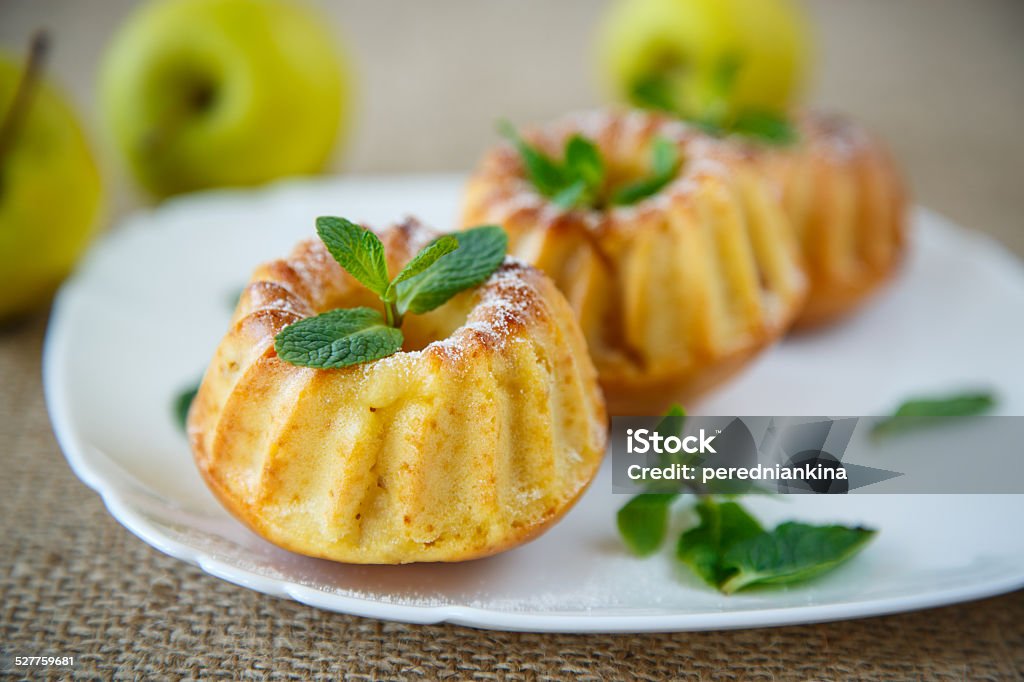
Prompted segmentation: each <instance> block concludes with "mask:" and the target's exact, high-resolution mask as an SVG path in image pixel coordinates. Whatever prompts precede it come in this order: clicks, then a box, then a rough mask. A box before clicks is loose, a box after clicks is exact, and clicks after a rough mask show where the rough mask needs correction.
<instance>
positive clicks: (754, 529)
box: [676, 498, 764, 588]
mask: <svg viewBox="0 0 1024 682" xmlns="http://www.w3.org/2000/svg"><path fill="white" fill-rule="evenodd" d="M697 514H698V516H700V524H699V525H698V526H696V527H695V528H691V529H690V530H688V531H686V532H685V533H683V534H682V535H681V536H680V538H679V544H678V545H677V546H676V558H678V559H679V560H680V561H681V562H683V563H684V564H686V565H687V566H689V567H690V570H692V571H693V572H694V573H696V574H697V575H698V576H699V577H700V578H701V579H702V580H704V582H706V583H708V584H709V585H711V586H712V587H716V588H717V587H720V586H721V584H722V582H723V581H724V580H725V579H726V578H727V577H728V575H729V569H728V568H727V567H726V566H725V565H724V562H723V555H724V554H725V553H726V552H727V551H729V550H730V548H732V547H733V546H734V545H736V544H738V543H740V542H744V541H746V540H749V539H751V538H754V537H757V536H759V535H761V534H763V533H764V529H762V528H761V524H760V523H758V521H757V519H755V518H754V517H753V516H751V515H750V514H749V513H748V512H747V511H746V510H745V509H744V508H743V507H741V506H740V505H739V504H737V503H736V502H722V503H719V502H716V501H714V500H713V499H711V498H706V499H703V500H701V501H700V502H699V503H698V504H697Z"/></svg>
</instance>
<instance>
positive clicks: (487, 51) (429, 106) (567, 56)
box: [0, 0, 1024, 253]
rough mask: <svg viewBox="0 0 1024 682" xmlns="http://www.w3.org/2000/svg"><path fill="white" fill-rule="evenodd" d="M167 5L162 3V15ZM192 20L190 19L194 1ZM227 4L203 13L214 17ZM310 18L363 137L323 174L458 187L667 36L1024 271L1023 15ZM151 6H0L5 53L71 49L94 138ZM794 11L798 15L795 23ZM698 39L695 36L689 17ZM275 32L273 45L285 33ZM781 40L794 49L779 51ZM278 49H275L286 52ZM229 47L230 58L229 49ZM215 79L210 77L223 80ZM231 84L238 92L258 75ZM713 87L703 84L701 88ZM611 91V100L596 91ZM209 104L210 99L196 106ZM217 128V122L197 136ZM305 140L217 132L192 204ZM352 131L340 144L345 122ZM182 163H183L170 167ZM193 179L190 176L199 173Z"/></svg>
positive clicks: (673, 10)
mask: <svg viewBox="0 0 1024 682" xmlns="http://www.w3.org/2000/svg"><path fill="white" fill-rule="evenodd" d="M166 1H167V0H158V4H157V5H156V6H157V7H159V6H160V5H161V4H163V3H164V2H166ZM180 1H181V2H182V3H183V6H187V5H189V4H191V3H192V2H194V0H180ZM218 1H219V0H210V3H209V4H210V6H211V8H212V7H213V6H215V5H216V4H217V3H218ZM280 2H282V3H284V2H285V0H280ZM740 2H742V3H749V7H748V8H747V9H746V10H744V11H743V12H741V13H742V14H743V15H744V16H749V17H750V18H751V21H749V22H746V23H745V24H744V25H743V26H735V25H733V24H730V22H733V23H734V22H735V21H737V20H738V19H737V17H736V16H735V14H736V12H735V11H734V12H733V15H734V16H732V17H728V16H726V17H723V15H722V13H721V11H720V10H717V9H716V8H718V7H740V5H738V4H737V3H740ZM307 3H308V5H309V6H308V7H307V5H305V4H303V5H298V6H297V7H298V9H296V10H295V12H299V13H301V14H304V15H309V16H312V17H314V18H313V19H312V22H313V24H314V26H313V30H315V31H316V32H317V33H318V34H328V35H329V38H328V41H329V43H330V45H331V48H330V49H331V52H332V53H335V54H337V56H338V57H339V59H340V62H339V63H340V67H339V69H340V72H341V81H342V84H341V89H342V90H343V93H342V97H341V112H340V114H339V117H340V118H342V119H351V125H350V126H349V127H350V128H351V131H350V132H351V133H354V134H351V135H348V136H347V137H348V143H347V144H336V145H334V146H333V148H331V147H330V145H329V144H327V145H325V146H324V149H325V151H324V152H323V153H324V154H325V155H329V158H328V160H327V161H326V165H325V170H327V171H330V172H344V173H352V174H366V173H408V172H438V171H447V172H452V171H455V172H465V171H466V170H468V169H469V168H471V167H472V165H473V164H474V163H476V161H477V159H478V158H479V155H480V153H481V150H482V149H484V148H485V147H486V146H487V145H489V144H492V143H494V142H495V140H496V135H495V130H494V123H495V121H496V120H497V119H499V118H508V119H509V120H511V121H513V122H515V123H527V122H534V121H545V120H549V119H551V118H553V117H555V116H558V115H560V114H562V113H564V112H566V111H572V110H575V109H581V108H586V107H592V106H596V105H601V104H603V103H605V102H607V100H608V99H609V96H610V95H613V96H614V98H615V99H617V100H620V101H621V100H622V98H623V97H625V96H626V95H628V85H629V81H630V80H631V79H630V78H628V76H629V74H630V73H631V71H630V69H628V68H626V67H630V68H633V67H634V65H636V64H640V65H641V66H643V61H644V59H643V57H644V55H648V56H649V55H650V52H649V50H650V47H649V45H650V44H651V42H650V38H649V35H650V33H649V31H648V28H646V27H653V29H655V31H654V33H655V34H656V35H660V36H663V37H664V38H665V39H666V40H668V41H669V42H670V43H672V44H678V47H679V49H680V51H681V52H686V53H687V54H688V51H689V50H697V51H698V52H700V54H712V55H713V54H715V53H716V52H718V53H720V52H723V51H725V52H728V51H729V50H728V49H726V48H727V46H729V45H736V44H738V43H737V41H739V43H742V44H751V45H753V46H754V47H753V53H754V54H756V55H758V56H756V57H747V58H746V59H748V60H750V61H752V63H756V64H760V65H762V66H760V67H758V68H765V69H767V71H769V72H770V73H767V75H765V76H764V82H766V83H769V84H770V85H768V86H766V87H764V89H761V87H760V86H756V82H757V81H759V80H762V79H761V78H754V77H752V76H751V77H750V79H751V81H752V84H751V85H749V86H748V85H742V87H740V85H741V84H737V89H736V91H735V93H734V96H735V97H736V98H737V101H741V102H742V103H744V105H745V106H750V103H759V104H764V105H766V106H767V105H771V104H774V103H781V102H784V101H790V100H791V99H792V98H793V97H795V96H799V97H800V98H801V99H803V100H806V101H807V102H808V103H809V104H810V105H811V106H814V107H820V108H825V109H835V110H838V111H842V112H845V113H847V114H848V115H850V116H851V117H852V118H854V119H856V120H858V121H861V122H863V123H864V124H865V125H866V126H868V127H869V128H871V129H873V130H875V131H877V132H878V133H879V134H880V135H881V136H882V137H883V138H884V139H886V140H887V141H888V142H889V143H890V144H891V145H892V147H893V150H894V155H895V156H896V157H897V158H899V159H900V161H901V162H902V164H903V166H904V167H905V168H906V170H907V173H908V175H909V176H910V178H911V180H912V182H913V190H914V195H915V196H916V197H917V199H918V200H919V201H920V203H922V204H925V205H927V206H929V207H932V208H935V209H937V210H939V211H941V212H943V213H945V214H947V215H949V216H950V217H952V218H953V219H954V220H956V221H957V222H959V223H961V224H963V225H966V226H968V227H976V228H978V229H983V230H986V231H989V232H992V233H994V234H996V235H997V236H999V237H1000V238H1002V239H1003V240H1004V241H1006V242H1007V243H1009V244H1011V245H1012V246H1015V248H1017V249H1018V250H1020V251H1021V252H1022V253H1024V230H1022V229H1021V225H1020V219H1019V216H1020V213H1021V204H1020V201H1021V199H1020V192H1019V184H1020V182H1019V177H1020V175H1021V172H1022V171H1021V163H1022V161H1021V159H1024V136H1022V135H1020V122H1019V117H1020V116H1019V112H1020V111H1021V109H1022V107H1024V79H1021V78H1020V73H1021V72H1022V71H1024V50H1021V49H1020V30H1019V27H1020V26H1021V25H1024V23H1022V22H1024V3H1021V2H1019V0H978V2H974V3H964V2H962V1H961V0H901V1H900V2H898V3H896V2H889V1H887V0H863V1H862V2H842V1H840V0H784V1H783V2H780V0H717V1H714V2H712V1H711V0H558V2H551V1H550V0H517V1H516V2H479V1H478V0H434V1H433V2H429V3H415V2H409V1H408V0H374V1H373V2H366V0H307ZM200 4H201V5H202V4H206V3H200ZM292 5H293V3H288V6H289V7H291V6H292ZM743 6H744V7H747V5H743ZM151 7H153V5H152V4H140V2H139V0H104V1H103V2H102V3H100V2H94V3H86V2H81V0H32V1H31V2H13V1H7V2H3V1H0V45H2V46H3V47H5V48H7V49H8V50H10V51H14V52H17V51H20V50H22V49H23V48H24V45H25V44H26V41H27V40H28V36H30V35H31V34H32V32H33V31H34V30H35V29H37V28H39V27H41V26H46V27H48V28H50V29H51V33H52V35H53V36H54V37H55V39H56V45H57V48H58V49H57V50H55V51H54V53H53V55H52V56H53V59H52V61H51V67H52V68H51V72H52V73H53V74H54V75H55V76H56V77H57V78H58V80H59V82H60V83H61V85H62V86H63V87H64V88H66V91H67V94H68V96H69V98H70V99H71V101H73V102H75V103H77V109H78V111H79V112H80V114H81V115H82V119H83V120H82V123H83V126H84V127H85V129H86V131H87V132H88V131H94V130H100V129H103V128H108V127H109V126H108V125H107V124H108V123H109V122H110V121H109V120H108V118H109V117H108V115H107V114H106V113H104V112H105V111H106V107H103V111H100V109H99V108H98V107H97V106H96V104H97V100H98V99H100V97H99V93H98V91H97V86H98V80H99V79H98V78H97V73H98V71H99V69H100V66H101V64H102V63H103V62H104V58H107V59H109V58H110V57H109V54H110V52H111V50H113V49H114V48H113V47H112V46H113V45H114V44H115V43H117V42H120V41H121V40H123V35H124V32H125V31H131V30H133V29H132V28H131V27H130V24H132V23H136V22H138V21H142V19H140V17H144V16H145V13H146V12H148V11H150V8H151ZM687 7H689V8H690V9H689V10H688V11H689V12H690V14H691V15H692V16H694V17H700V22H703V24H702V25H703V26H705V29H703V31H702V32H701V33H699V34H697V33H694V32H693V31H680V29H679V21H678V17H680V16H682V15H683V13H684V12H685V11H687V10H686V8H687ZM183 8H184V7H183ZM792 8H796V10H797V12H798V14H797V15H796V17H797V18H796V19H795V20H794V19H793V15H792V13H791V12H790V10H791V9H792ZM200 9H202V7H200ZM166 11H170V10H166ZM623 13H624V14H623ZM616 15H618V16H621V17H626V18H628V21H627V19H622V20H621V22H622V23H621V25H618V26H616V25H615V24H614V22H613V21H612V19H611V18H612V17H614V16H616ZM800 15H804V16H806V17H807V19H808V21H807V23H808V24H810V25H811V26H813V29H814V30H813V33H814V38H815V40H814V45H815V49H814V50H813V52H812V53H811V55H812V57H813V58H812V59H808V53H807V52H806V51H804V50H806V49H807V47H808V46H807V45H806V38H807V37H806V35H805V34H804V31H805V30H806V29H805V28H804V26H803V23H802V22H801V21H800V19H799V16H800ZM629 17H633V18H629ZM652 17H653V19H652ZM673 17H675V19H673ZM692 21H693V22H694V23H695V25H696V24H697V23H699V22H698V20H697V19H696V18H695V19H693V20H692ZM609 22H612V23H609ZM187 23H188V26H187V27H184V25H182V26H179V28H178V29H177V31H176V34H175V32H174V31H169V32H170V33H172V34H175V35H176V36H177V37H176V38H175V35H172V36H171V38H167V37H163V36H160V35H159V34H160V33H162V32H165V31H164V30H163V27H154V29H156V30H155V32H154V36H153V38H152V40H153V42H162V41H166V40H171V39H172V38H173V39H174V40H178V41H180V43H182V44H184V43H187V42H189V41H190V40H191V37H192V36H195V37H196V41H197V42H204V39H203V38H202V37H201V36H203V35H204V33H208V31H205V30H199V29H196V28H194V27H193V26H192V24H191V22H187ZM232 23H233V25H235V29H234V32H232V33H231V35H235V33H237V32H238V31H243V30H244V27H243V26H242V24H244V23H246V22H232ZM271 23H272V24H273V27H274V30H273V33H275V34H276V25H277V23H279V22H277V21H274V22H271ZM280 23H281V25H282V26H287V25H289V23H288V22H284V21H282V22H280ZM661 24H664V25H661ZM204 25H205V23H204ZM126 26H128V28H125V27H126ZM787 26H788V27H789V28H786V27H787ZM673 27H674V28H673ZM780 27H781V28H780ZM212 30H213V28H210V31H212ZM780 32H781V34H782V35H787V34H788V35H790V36H791V38H790V39H786V38H783V39H781V40H780V39H779V38H778V35H775V37H774V38H772V35H773V34H777V33H780ZM801 36H803V37H801ZM769 39H771V40H773V41H774V43H775V44H777V45H789V47H786V48H784V50H783V52H784V54H779V53H773V52H771V51H765V49H764V44H765V43H764V41H766V40H769ZM787 41H789V42H787ZM143 42H146V41H143ZM205 42H207V43H208V42H209V41H205ZM278 42H279V41H278V39H277V38H275V39H274V44H275V45H276V44H277V43H278ZM309 42H310V43H311V44H313V43H316V42H318V41H317V39H313V40H311V41H309ZM218 44H220V45H222V46H224V47H227V46H228V45H229V44H230V41H227V40H226V41H225V42H224V43H218ZM645 46H647V47H645ZM149 49H150V48H149V46H147V45H142V46H140V51H139V52H138V54H135V55H130V57H129V58H128V61H129V62H131V61H133V60H138V61H146V60H148V52H149ZM275 49H276V48H275ZM339 53H340V54H339ZM239 54H244V50H243V51H242V52H240V53H239ZM345 54H350V55H352V56H353V57H354V58H356V59H355V63H356V64H357V65H358V84H359V85H360V87H359V91H358V98H353V97H352V95H351V94H350V93H348V94H347V93H346V92H344V91H345V90H346V87H347V83H348V79H347V77H346V75H345V74H346V73H347V72H348V69H347V66H346V60H345ZM595 55H597V56H598V57H599V58H595ZM787 55H788V56H787ZM144 57H146V59H143V58H144ZM801 60H803V61H801ZM654 61H655V62H658V60H654ZM665 61H666V62H667V63H669V64H671V63H672V62H673V61H674V58H666V60H665ZM714 61H716V60H714V59H712V60H711V62H712V63H713V62H714ZM218 63H219V62H216V61H215V60H214V61H211V62H210V65H211V67H213V66H215V65H216V64H218ZM702 64H704V62H702ZM770 64H776V66H774V67H772V66H768V65H770ZM130 65H131V64H130V63H129V64H126V65H123V66H124V68H128V67H129V66H130ZM779 65H781V66H779ZM751 68H753V67H751ZM140 70H141V69H140ZM669 71H670V72H671V71H672V70H671V69H669ZM700 72H702V73H704V74H708V73H711V71H708V70H707V67H706V66H701V69H700ZM233 73H241V74H243V75H244V73H246V70H245V69H244V68H241V69H235V70H233ZM695 73H696V72H695ZM616 74H619V75H616ZM979 74H983V75H984V77H979ZM226 75H227V74H226V73H225V76H226ZM677 75H679V76H680V79H681V80H685V78H686V77H685V74H677ZM703 78H704V79H705V82H706V79H707V78H708V76H707V75H705V76H704V77H703ZM744 78H747V76H744ZM243 80H244V77H243ZM699 80H701V79H699V78H698V79H697V81H699ZM147 82H148V80H147V79H145V78H141V85H140V88H141V89H142V90H146V89H147V88H149V87H153V88H157V89H160V87H161V86H160V84H159V83H157V80H154V81H153V84H151V85H147V84H146V83H147ZM232 82H233V83H238V82H242V81H237V80H234V81H232ZM695 82H696V81H695ZM601 84H605V85H606V86H607V87H606V88H604V89H602V88H601V87H598V86H599V85H601ZM163 87H167V86H166V85H164V86H163ZM697 89H698V90H699V88H697ZM280 92H282V93H285V92H288V93H290V90H289V91H284V90H282V91H280ZM201 94H202V93H201ZM206 97H207V95H202V96H201V97H199V101H200V102H204V101H206V99H205V98H206ZM682 97H683V99H686V96H685V95H682ZM282 98H283V96H282ZM181 101H182V100H178V102H179V103H180V102H181ZM193 102H195V100H193ZM222 102H223V100H222ZM207 105H209V102H208V101H207ZM131 106H137V107H139V108H143V107H144V106H149V105H144V104H142V103H136V104H134V105H131ZM129 108H130V107H129ZM196 118H197V121H198V119H200V118H202V117H196ZM140 120H141V119H140ZM218 120H219V119H218ZM253 120H255V119H253ZM131 125H132V126H135V125H139V124H138V122H135V123H132V124H131ZM208 125H212V122H211V121H205V123H203V124H199V125H198V127H199V128H205V127H207V126H208ZM259 127H260V126H255V125H254V126H252V127H251V129H252V130H256V129H257V128H259ZM302 127H303V124H301V123H300V119H297V118H296V119H294V120H289V121H286V122H285V123H284V124H280V125H277V126H275V127H274V128H273V129H271V130H270V131H269V132H266V131H264V132H262V133H261V134H259V135H252V136H251V137H250V138H249V141H250V143H251V145H252V149H251V150H250V151H248V152H246V153H240V154H238V155H237V156H236V158H235V159H227V158H226V157H227V156H228V155H227V154H223V153H220V151H219V145H216V144H214V142H213V140H214V136H213V134H212V130H207V131H206V132H209V133H211V134H210V135H209V139H210V140H211V142H210V143H209V145H196V146H206V147H208V150H209V152H210V153H209V154H208V155H204V157H203V158H209V159H211V160H209V162H208V164H204V166H203V167H200V168H199V170H198V171H195V172H197V173H199V174H200V175H198V176H196V177H195V178H193V179H191V180H189V183H190V185H189V186H199V185H200V184H205V183H207V182H217V183H220V182H222V181H226V180H223V178H224V177H225V174H226V173H228V172H239V167H243V166H248V165H250V164H251V166H252V167H253V168H255V167H257V166H258V165H259V164H261V163H263V162H266V163H268V164H269V162H270V159H271V157H276V155H278V154H280V153H282V150H281V149H280V148H281V147H282V146H283V145H282V140H285V139H287V138H288V137H289V136H290V135H292V134H297V133H296V132H295V129H300V128H302ZM247 129H250V127H249V126H246V125H241V126H239V127H237V128H235V127H229V126H226V125H225V126H223V127H222V128H221V130H223V131H225V135H224V137H223V138H220V137H219V136H218V141H219V140H232V141H234V142H240V141H241V139H242V138H243V137H244V131H246V130H247ZM341 130H343V131H345V130H346V126H345V124H344V123H342V125H341ZM203 136H205V133H203V134H200V133H198V132H190V133H189V135H188V137H203ZM108 142H109V140H108ZM96 151H97V153H98V154H99V160H100V162H101V166H102V167H103V168H104V171H105V173H104V179H105V180H106V182H105V186H106V187H107V188H108V189H109V192H108V197H109V204H110V206H111V215H112V217H114V218H120V217H121V216H124V215H126V214H127V213H129V212H130V211H132V210H134V209H136V208H138V207H139V206H140V205H144V204H146V203H148V202H149V201H151V197H149V196H146V195H144V194H143V193H142V192H140V186H139V183H138V182H137V181H136V179H135V178H134V177H132V176H130V175H129V174H128V172H126V171H127V170H128V167H127V166H128V164H126V163H125V157H124V155H123V154H122V153H121V152H120V151H119V150H118V149H117V148H115V146H114V145H113V144H104V145H100V146H98V147H97V148H96ZM200 151H202V152H206V151H207V149H201V150H200ZM250 155H252V156H250ZM253 156H255V157H257V158H256V160H255V161H253V160H252V157H253ZM264 156H265V157H266V158H265V159H264V158H262V157H264ZM241 159H246V161H245V162H244V163H243V162H242V161H241ZM184 162H185V159H184V158H179V159H178V160H177V161H176V163H182V164H184ZM225 168H226V169H227V170H224V169H225ZM215 169H216V177H206V176H203V175H202V174H204V173H210V174H211V175H212V174H214V171H215ZM187 172H188V174H189V175H190V177H191V176H192V172H193V171H191V170H189V171H187ZM282 172H290V171H288V170H287V169H283V171H282ZM304 172H308V171H304ZM230 181H231V182H235V180H234V179H231V180H230ZM174 182H175V183H180V182H182V181H181V180H178V179H175V180H174ZM161 184H162V183H161ZM179 186H181V185H179ZM166 191H167V190H166V189H164V190H163V191H162V192H161V193H165V192H166Z"/></svg>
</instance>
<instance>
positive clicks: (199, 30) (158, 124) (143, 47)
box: [100, 0, 348, 197]
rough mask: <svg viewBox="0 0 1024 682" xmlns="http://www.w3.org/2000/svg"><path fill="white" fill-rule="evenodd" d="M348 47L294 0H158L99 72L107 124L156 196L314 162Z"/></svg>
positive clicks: (127, 30) (330, 122)
mask: <svg viewBox="0 0 1024 682" xmlns="http://www.w3.org/2000/svg"><path fill="white" fill-rule="evenodd" d="M343 66H344V64H343V60H342V55H341V54H340V53H339V51H338V50H337V48H336V45H335V41H334V39H333V37H332V36H331V34H330V32H329V31H328V30H326V28H325V22H324V21H323V20H322V19H321V18H320V17H318V16H316V15H315V14H314V13H312V12H311V11H310V9H309V8H307V7H305V6H303V5H301V4H298V3H296V2H292V1H290V0H156V1H155V2H151V3H148V4H146V5H143V6H142V7H140V8H139V9H138V10H137V11H136V13H135V14H134V15H132V16H131V17H130V18H129V19H128V20H127V22H126V23H125V25H124V26H123V27H122V28H121V29H120V30H119V32H118V33H117V35H116V36H115V38H114V41H113V43H112V44H111V46H110V48H109V50H108V51H107V53H106V55H105V57H104V60H103V64H102V67H101V73H100V99H101V102H100V104H101V109H102V113H103V117H104V119H105V123H106V126H107V128H108V130H109V132H110V134H111V135H112V137H113V139H114V140H115V141H116V143H117V145H118V147H119V148H120V149H121V151H122V152H123V154H124V155H125V156H126V157H127V159H128V161H129V163H130V165H131V167H132V169H133V170H134V172H135V174H136V176H137V177H138V179H139V180H140V182H141V183H142V184H143V185H144V186H145V187H146V188H147V189H149V190H150V191H151V192H152V193H153V194H154V195H156V196H160V197H162V196H167V195H171V194H177V193H180V192H188V191H192V190H197V189H203V188H208V187H218V186H224V185H253V184H259V183H263V182H266V181H268V180H271V179H273V178H277V177H281V176H285V175H302V174H308V173H314V172H316V171H319V170H321V169H322V168H323V166H324V164H325V162H326V161H327V160H328V158H329V156H330V154H331V151H332V147H333V146H334V142H335V139H336V137H337V135H338V132H339V129H340V127H341V124H342V123H343V121H344V120H345V118H346V113H347V105H348V77H347V71H346V70H345V69H344V68H343Z"/></svg>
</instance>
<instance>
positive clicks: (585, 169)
mask: <svg viewBox="0 0 1024 682" xmlns="http://www.w3.org/2000/svg"><path fill="white" fill-rule="evenodd" d="M565 167H566V170H567V171H568V175H570V176H571V177H574V178H576V179H577V180H582V181H583V182H584V183H585V184H586V186H587V188H589V189H591V190H594V191H595V192H596V190H598V189H600V188H601V183H602V182H604V160H603V159H602V158H601V152H600V150H599V149H598V148H597V145H595V144H594V143H593V142H591V141H590V140H588V139H587V138H585V137H583V136H582V135H573V136H572V137H570V138H569V141H568V142H566V143H565Z"/></svg>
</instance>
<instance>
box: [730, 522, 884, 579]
mask: <svg viewBox="0 0 1024 682" xmlns="http://www.w3.org/2000/svg"><path fill="white" fill-rule="evenodd" d="M875 534H876V531H874V530H872V529H869V528H861V527H857V528H849V527H847V526H837V525H829V526H812V525H808V524H805V523H795V522H789V523H783V524H781V525H779V526H778V527H776V528H775V530H773V531H772V532H770V533H761V534H759V535H755V536H753V537H749V538H746V539H742V540H739V541H738V542H734V543H732V544H731V545H730V546H729V547H728V548H727V549H726V551H725V554H724V556H723V558H722V563H721V566H722V569H723V570H724V572H725V573H726V574H727V575H728V577H727V578H726V579H725V580H724V581H722V582H721V584H720V586H719V587H720V589H721V590H722V592H724V593H726V594H732V593H733V592H736V591H738V590H741V589H744V588H747V587H751V586H754V585H785V584H791V583H796V582H803V581H805V580H809V579H811V578H815V577H817V576H819V575H821V574H822V573H825V572H827V571H830V570H832V569H833V568H835V567H836V566H838V565H840V564H842V563H843V562H845V561H847V560H848V559H850V558H851V557H852V556H854V555H855V554H857V553H858V552H859V551H860V550H862V549H863V548H864V546H865V545H867V543H868V542H869V541H870V540H871V539H872V538H873V537H874V536H875Z"/></svg>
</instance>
